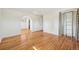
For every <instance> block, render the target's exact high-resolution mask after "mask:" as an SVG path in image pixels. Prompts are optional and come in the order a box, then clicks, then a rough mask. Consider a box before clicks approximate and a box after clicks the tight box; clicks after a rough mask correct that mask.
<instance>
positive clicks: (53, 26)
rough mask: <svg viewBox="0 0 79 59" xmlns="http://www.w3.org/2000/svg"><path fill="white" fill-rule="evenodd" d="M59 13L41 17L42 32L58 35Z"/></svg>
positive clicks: (54, 12)
mask: <svg viewBox="0 0 79 59" xmlns="http://www.w3.org/2000/svg"><path fill="white" fill-rule="evenodd" d="M58 26H59V13H58V11H53V14H48V15H44V16H43V31H44V32H48V33H52V34H55V35H58V31H59V29H58Z"/></svg>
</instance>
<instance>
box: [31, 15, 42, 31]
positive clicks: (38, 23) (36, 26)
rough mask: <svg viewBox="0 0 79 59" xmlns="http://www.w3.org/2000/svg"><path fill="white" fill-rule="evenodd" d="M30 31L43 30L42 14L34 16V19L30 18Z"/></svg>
mask: <svg viewBox="0 0 79 59" xmlns="http://www.w3.org/2000/svg"><path fill="white" fill-rule="evenodd" d="M32 20H33V21H32V28H33V29H32V31H33V32H34V31H40V30H43V19H42V16H35V17H34V19H32Z"/></svg>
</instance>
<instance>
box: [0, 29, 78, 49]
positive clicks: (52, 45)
mask: <svg viewBox="0 0 79 59" xmlns="http://www.w3.org/2000/svg"><path fill="white" fill-rule="evenodd" d="M78 49H79V42H76V41H75V40H72V39H70V38H67V37H64V36H56V35H52V34H49V33H44V32H33V33H32V32H31V31H29V30H22V31H21V35H18V36H15V37H10V38H4V39H3V40H2V42H1V43H0V50H78Z"/></svg>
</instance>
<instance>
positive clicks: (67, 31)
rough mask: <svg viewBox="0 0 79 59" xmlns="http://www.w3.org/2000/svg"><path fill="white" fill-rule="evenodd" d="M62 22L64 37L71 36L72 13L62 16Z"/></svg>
mask: <svg viewBox="0 0 79 59" xmlns="http://www.w3.org/2000/svg"><path fill="white" fill-rule="evenodd" d="M63 18H64V19H63V20H64V22H63V23H64V27H63V28H64V35H66V36H70V37H72V36H73V20H72V12H67V13H64V14H63Z"/></svg>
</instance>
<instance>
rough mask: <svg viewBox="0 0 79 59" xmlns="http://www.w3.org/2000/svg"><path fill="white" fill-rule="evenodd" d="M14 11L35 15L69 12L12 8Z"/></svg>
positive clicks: (59, 9)
mask: <svg viewBox="0 0 79 59" xmlns="http://www.w3.org/2000/svg"><path fill="white" fill-rule="evenodd" d="M10 9H12V10H16V11H20V12H24V13H27V14H28V13H29V14H35V15H44V14H52V13H53V12H54V11H61V10H67V9H69V8H10Z"/></svg>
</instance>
